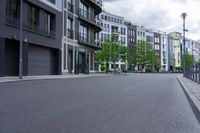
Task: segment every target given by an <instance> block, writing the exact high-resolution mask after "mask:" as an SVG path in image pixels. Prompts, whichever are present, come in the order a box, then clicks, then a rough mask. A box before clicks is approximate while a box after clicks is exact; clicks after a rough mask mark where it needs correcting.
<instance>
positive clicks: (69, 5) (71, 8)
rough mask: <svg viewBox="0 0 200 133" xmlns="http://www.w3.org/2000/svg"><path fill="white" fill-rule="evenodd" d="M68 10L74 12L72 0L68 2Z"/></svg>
mask: <svg viewBox="0 0 200 133" xmlns="http://www.w3.org/2000/svg"><path fill="white" fill-rule="evenodd" d="M67 7H68V11H69V12H71V13H73V12H74V5H73V4H72V3H70V2H68V3H67Z"/></svg>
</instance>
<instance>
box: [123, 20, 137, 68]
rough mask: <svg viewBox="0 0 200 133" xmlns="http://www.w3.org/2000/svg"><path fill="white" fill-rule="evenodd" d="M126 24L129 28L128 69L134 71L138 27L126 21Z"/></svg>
mask: <svg viewBox="0 0 200 133" xmlns="http://www.w3.org/2000/svg"><path fill="white" fill-rule="evenodd" d="M124 24H125V25H126V26H127V46H128V52H129V55H130V56H128V64H129V66H128V69H129V70H134V66H132V61H133V55H134V51H136V50H135V44H136V42H137V35H136V34H137V26H135V25H133V24H132V23H131V22H129V21H125V22H124Z"/></svg>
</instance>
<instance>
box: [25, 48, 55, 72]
mask: <svg viewBox="0 0 200 133" xmlns="http://www.w3.org/2000/svg"><path fill="white" fill-rule="evenodd" d="M53 74H56V52H55V50H53V49H50V48H46V47H40V46H35V45H29V47H28V75H53Z"/></svg>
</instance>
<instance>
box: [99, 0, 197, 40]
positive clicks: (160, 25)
mask: <svg viewBox="0 0 200 133" xmlns="http://www.w3.org/2000/svg"><path fill="white" fill-rule="evenodd" d="M103 2H104V7H103V8H104V10H106V11H108V12H111V13H114V14H116V15H120V16H123V17H124V18H125V19H127V20H130V21H132V22H133V23H137V24H138V25H144V26H145V27H147V28H154V29H159V30H162V31H166V32H173V31H179V32H182V18H181V13H182V12H187V14H188V16H187V18H186V20H187V22H186V23H187V24H186V26H187V29H188V30H189V32H188V33H187V35H188V37H190V38H191V39H195V40H197V39H200V30H199V29H200V17H199V16H198V14H197V13H198V12H200V8H199V5H200V1H199V0H103Z"/></svg>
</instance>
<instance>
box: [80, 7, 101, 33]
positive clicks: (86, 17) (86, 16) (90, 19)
mask: <svg viewBox="0 0 200 133" xmlns="http://www.w3.org/2000/svg"><path fill="white" fill-rule="evenodd" d="M79 18H80V19H82V20H83V21H85V22H87V23H89V24H92V25H93V26H94V27H95V32H100V31H101V30H102V28H101V21H100V20H97V19H95V15H94V14H92V13H89V12H88V11H86V10H83V9H81V8H80V9H79Z"/></svg>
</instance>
